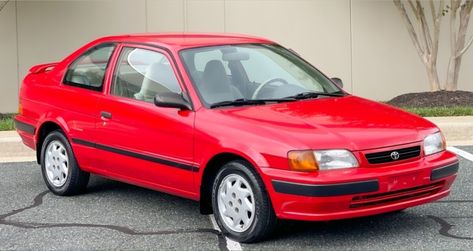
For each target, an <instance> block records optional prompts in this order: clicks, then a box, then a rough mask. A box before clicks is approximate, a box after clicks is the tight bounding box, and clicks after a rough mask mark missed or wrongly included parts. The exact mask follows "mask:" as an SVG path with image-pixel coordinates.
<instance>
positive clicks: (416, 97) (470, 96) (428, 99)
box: [386, 91, 473, 107]
mask: <svg viewBox="0 0 473 251" xmlns="http://www.w3.org/2000/svg"><path fill="white" fill-rule="evenodd" d="M386 103H388V104H390V105H393V106H398V107H453V106H473V92H467V91H436V92H417V93H407V94H403V95H400V96H397V97H395V98H393V99H391V100H390V101H388V102H386Z"/></svg>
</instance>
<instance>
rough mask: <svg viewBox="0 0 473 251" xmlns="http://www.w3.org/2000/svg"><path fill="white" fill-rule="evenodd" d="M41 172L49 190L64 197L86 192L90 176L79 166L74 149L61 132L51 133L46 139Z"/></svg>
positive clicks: (42, 149) (42, 152)
mask: <svg viewBox="0 0 473 251" xmlns="http://www.w3.org/2000/svg"><path fill="white" fill-rule="evenodd" d="M41 171H42V174H43V179H44V182H45V183H46V185H47V187H48V188H49V190H50V191H51V192H53V193H54V194H57V195H64V196H67V195H74V194H78V193H80V192H82V191H84V190H85V188H86V186H87V183H88V182H89V176H90V175H89V173H88V172H84V171H82V170H81V169H80V168H79V166H78V165H77V161H76V158H75V156H74V153H73V152H72V147H71V145H70V144H69V141H68V140H67V138H66V136H64V134H63V133H62V131H60V130H56V131H53V132H51V133H50V134H48V136H46V138H45V139H44V142H43V146H42V147H41Z"/></svg>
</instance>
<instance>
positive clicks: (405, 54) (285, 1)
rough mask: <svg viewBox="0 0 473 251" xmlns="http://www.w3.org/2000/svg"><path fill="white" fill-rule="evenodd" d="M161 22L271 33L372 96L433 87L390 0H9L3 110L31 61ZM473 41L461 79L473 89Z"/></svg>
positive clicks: (0, 21)
mask: <svg viewBox="0 0 473 251" xmlns="http://www.w3.org/2000/svg"><path fill="white" fill-rule="evenodd" d="M447 21H448V20H447V19H445V21H444V25H445V28H448V27H447ZM471 26H472V27H473V24H472V25H471ZM472 27H470V30H471V31H473V28H472ZM165 31H194V32H199V31H206V32H236V33H246V34H252V35H258V36H264V37H268V38H270V39H273V40H275V41H277V42H280V43H281V44H283V45H285V46H287V47H290V48H292V49H294V50H296V51H297V52H299V53H300V54H301V55H303V57H305V58H306V59H308V60H309V61H310V62H312V63H313V64H314V65H316V66H317V67H318V68H319V69H321V70H322V71H324V72H325V73H327V75H329V76H338V77H341V78H342V79H343V80H344V82H345V86H346V89H347V90H348V91H350V92H353V93H354V94H356V95H360V96H363V97H367V98H371V99H375V100H388V99H390V98H392V97H394V96H396V95H399V94H401V93H407V92H417V91H426V90H428V85H427V79H426V74H425V70H424V68H423V65H422V64H421V62H420V60H419V58H418V57H417V54H416V52H415V50H414V47H413V46H412V44H411V41H410V40H409V37H408V35H407V32H406V30H405V27H404V26H403V23H402V22H401V20H400V17H399V14H398V13H397V12H396V9H395V8H394V6H393V5H392V2H391V0H118V1H18V2H15V1H10V2H9V3H8V4H7V6H6V7H5V9H4V10H3V11H2V12H0V38H1V39H0V40H1V41H0V52H1V55H2V56H1V57H0V66H1V67H0V75H1V76H2V78H1V80H0V112H13V111H16V107H17V98H16V96H17V90H18V79H22V78H23V76H24V75H25V73H26V72H27V70H28V68H29V67H31V66H32V65H35V64H39V63H45V62H51V61H57V60H60V59H62V58H63V57H65V56H66V55H67V54H69V53H70V52H72V51H73V50H75V49H77V48H78V47H79V46H81V45H83V44H84V43H86V42H88V41H90V40H92V39H94V38H97V37H99V36H104V35H111V34H121V33H135V32H165ZM444 31H448V30H447V29H444ZM470 33H473V32H470ZM441 35H442V43H443V47H442V48H441V51H440V55H439V56H440V58H439V60H440V61H439V71H440V77H441V80H442V81H443V80H444V79H445V72H446V64H447V59H448V58H447V57H448V54H449V48H448V46H449V45H448V33H447V32H444V33H443V34H441ZM472 51H473V49H471V50H470V51H469V52H468V53H467V54H466V55H465V56H464V61H463V65H462V72H461V76H460V83H459V87H460V89H465V90H470V91H473V74H472V71H471V69H472V68H473V52H472ZM17 65H18V67H17Z"/></svg>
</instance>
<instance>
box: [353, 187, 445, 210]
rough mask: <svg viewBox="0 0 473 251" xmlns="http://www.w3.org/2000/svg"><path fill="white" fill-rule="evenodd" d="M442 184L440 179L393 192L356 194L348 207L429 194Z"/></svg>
mask: <svg viewBox="0 0 473 251" xmlns="http://www.w3.org/2000/svg"><path fill="white" fill-rule="evenodd" d="M444 184H445V181H441V182H437V183H433V184H430V185H425V186H419V187H413V188H408V189H403V190H399V191H394V192H388V193H382V194H372V195H365V196H356V197H353V199H352V202H351V204H350V208H360V207H370V206H378V205H383V204H388V203H393V202H400V201H406V200H412V199H415V198H420V197H425V196H429V195H432V194H435V193H438V192H439V191H440V190H441V189H442V188H443V186H444Z"/></svg>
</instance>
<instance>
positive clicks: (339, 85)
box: [332, 78, 343, 88]
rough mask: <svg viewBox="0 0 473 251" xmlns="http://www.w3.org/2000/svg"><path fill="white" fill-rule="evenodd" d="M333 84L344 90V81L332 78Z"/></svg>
mask: <svg viewBox="0 0 473 251" xmlns="http://www.w3.org/2000/svg"><path fill="white" fill-rule="evenodd" d="M332 82H334V83H335V84H336V85H338V87H340V88H343V81H342V80H341V79H340V78H332Z"/></svg>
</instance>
